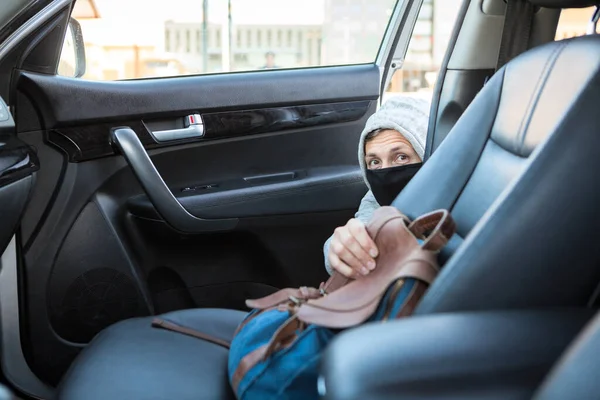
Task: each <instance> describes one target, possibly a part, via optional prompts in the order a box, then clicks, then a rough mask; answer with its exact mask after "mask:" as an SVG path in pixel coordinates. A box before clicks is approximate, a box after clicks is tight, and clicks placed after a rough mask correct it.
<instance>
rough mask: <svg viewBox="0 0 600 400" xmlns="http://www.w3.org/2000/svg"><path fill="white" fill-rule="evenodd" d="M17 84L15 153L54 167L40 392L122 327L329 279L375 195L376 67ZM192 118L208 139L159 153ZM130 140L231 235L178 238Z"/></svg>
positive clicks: (40, 274)
mask: <svg viewBox="0 0 600 400" xmlns="http://www.w3.org/2000/svg"><path fill="white" fill-rule="evenodd" d="M18 79H19V80H18V82H17V85H16V89H17V91H16V97H15V98H16V99H17V107H16V109H17V110H18V112H17V116H16V119H17V122H18V126H20V127H21V128H22V129H20V132H19V137H20V138H21V139H22V140H23V141H25V142H27V143H29V144H30V145H32V146H35V147H36V148H37V152H38V155H39V157H40V160H42V161H47V164H46V165H48V166H49V167H52V168H48V169H44V168H42V169H41V170H40V172H39V174H40V181H44V182H51V184H47V185H39V186H38V185H36V187H35V188H34V196H35V201H34V202H33V203H32V205H31V206H30V207H29V208H28V210H27V212H26V213H25V215H24V219H23V223H22V225H23V227H24V229H23V237H22V240H23V242H24V243H25V244H26V245H25V247H24V258H25V266H26V268H27V270H28V271H35V275H28V277H31V278H30V279H28V281H27V285H28V292H29V293H30V294H31V295H30V298H31V296H32V295H33V294H34V293H35V296H34V297H33V298H31V301H29V302H28V309H27V323H28V332H27V334H28V335H29V338H30V340H29V341H28V342H29V343H31V347H30V348H29V352H28V353H27V354H28V359H29V361H30V363H31V365H32V368H33V369H34V371H35V372H36V373H37V374H38V375H40V376H41V377H42V378H43V379H44V380H45V381H48V382H50V383H52V382H56V380H57V379H58V378H59V377H60V376H61V375H62V373H63V371H64V370H65V368H66V367H67V366H68V364H69V363H70V360H71V359H72V357H73V356H74V355H75V354H76V353H77V352H78V350H79V348H80V346H81V344H84V343H87V342H88V341H89V340H91V338H92V337H93V336H94V335H95V334H97V333H98V332H99V331H100V330H102V329H103V328H105V327H107V326H108V325H110V324H112V323H115V322H117V321H119V320H122V319H125V318H130V317H135V316H139V315H148V314H153V313H160V312H165V311H169V310H174V309H181V308H189V307H225V308H237V309H244V308H245V305H244V300H245V299H247V298H255V297H260V296H264V295H266V294H268V293H271V292H273V291H274V290H276V289H277V288H281V287H286V286H298V285H306V284H309V285H318V284H319V282H321V281H322V280H324V279H326V277H327V274H326V272H325V269H324V265H323V260H324V258H323V251H322V247H323V243H324V241H325V240H326V239H327V238H328V237H329V236H330V235H331V234H332V232H333V229H334V228H335V227H336V226H339V225H341V224H343V223H345V221H347V220H348V219H349V218H350V217H352V215H353V214H354V212H355V211H356V209H357V207H358V204H359V202H360V199H361V197H362V196H363V195H364V194H365V192H366V190H367V189H366V186H365V184H364V181H363V178H362V174H361V172H360V169H359V167H358V165H357V164H356V146H357V143H358V136H359V134H360V132H361V130H362V127H363V126H364V124H365V122H366V119H367V118H368V117H369V115H371V114H372V113H373V111H374V110H375V107H376V104H377V99H378V97H379V69H378V68H377V67H376V66H374V65H358V66H347V67H331V68H316V69H301V70H281V71H268V72H260V73H236V74H229V75H206V76H190V77H178V78H164V79H151V80H139V81H124V82H89V81H84V80H76V79H68V78H61V77H57V76H46V75H41V74H33V73H23V72H22V73H19V78H18ZM195 113H198V114H200V115H201V116H202V119H203V123H204V130H205V135H204V136H203V137H201V138H194V139H188V140H182V141H172V142H166V143H161V142H158V141H156V140H155V138H154V137H153V135H152V133H151V130H157V129H173V128H181V127H182V125H183V118H185V117H186V115H188V114H195ZM19 121H23V122H22V123H21V124H19ZM122 126H128V127H130V128H132V129H133V130H134V132H135V133H136V136H137V139H139V140H140V141H141V143H142V144H143V147H144V149H145V151H147V152H148V154H149V156H150V159H151V161H152V163H153V165H154V166H155V167H156V170H157V171H158V172H159V174H160V176H161V178H162V180H163V181H164V182H165V183H166V185H167V186H168V188H169V189H170V192H171V193H172V194H173V195H174V196H175V197H176V199H178V200H179V201H180V203H181V204H182V205H183V207H184V208H185V209H186V210H187V212H189V213H191V214H192V215H195V216H197V217H201V218H205V219H225V218H230V219H235V220H236V221H237V223H236V224H235V225H233V226H231V229H227V230H225V231H222V232H214V233H210V234H194V233H193V232H188V233H182V232H181V231H178V230H176V229H173V228H172V227H171V226H170V225H169V224H168V223H166V222H165V220H164V219H163V218H161V214H160V213H158V212H157V211H156V207H155V205H154V204H153V203H152V202H151V201H150V200H149V197H148V194H147V193H146V192H145V191H144V189H143V188H142V186H141V185H140V183H139V181H138V179H137V178H136V174H134V173H133V171H132V169H131V168H130V166H129V165H128V163H127V161H126V159H125V158H124V157H123V156H122V155H121V154H120V152H119V151H118V149H117V148H116V147H115V146H114V145H111V143H110V140H109V139H110V135H111V129H113V128H116V127H122ZM33 276H35V279H34V278H33ZM40 343H43V344H44V345H43V346H41V345H39V344H40ZM58 354H60V355H61V356H60V357H58V356H57V355H58Z"/></svg>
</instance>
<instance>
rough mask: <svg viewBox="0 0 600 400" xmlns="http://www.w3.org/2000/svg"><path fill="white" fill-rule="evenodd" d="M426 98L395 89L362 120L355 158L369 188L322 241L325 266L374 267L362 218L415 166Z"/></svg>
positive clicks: (363, 270)
mask: <svg viewBox="0 0 600 400" xmlns="http://www.w3.org/2000/svg"><path fill="white" fill-rule="evenodd" d="M428 123H429V102H428V101H427V100H424V99H420V98H415V97H410V96H406V95H399V96H395V97H392V98H391V99H390V100H388V101H387V102H386V103H385V104H384V105H383V106H382V107H381V108H380V109H379V110H378V111H377V112H376V113H375V114H373V115H372V116H371V117H370V118H369V119H368V120H367V123H366V125H365V128H364V129H363V131H362V134H361V136H360V140H359V145H358V160H359V163H360V167H361V169H362V172H363V176H364V179H365V182H366V184H367V187H368V188H369V191H368V192H367V194H366V195H365V196H364V197H363V199H362V200H361V202H360V206H359V208H358V211H357V212H356V214H355V216H354V218H352V219H350V220H349V221H348V223H346V225H344V226H341V227H338V228H336V230H335V232H334V234H333V235H332V236H331V237H330V238H329V239H327V241H326V242H325V244H324V246H323V252H324V255H325V267H326V268H327V271H328V272H329V273H330V274H332V273H333V271H334V270H335V271H338V272H339V273H341V274H342V275H345V276H347V277H351V278H359V277H360V276H364V275H367V274H369V272H370V271H372V270H373V269H375V267H376V259H377V255H378V249H377V247H376V246H375V243H374V242H373V240H371V238H370V237H369V235H368V233H367V229H366V224H367V223H368V222H369V220H370V219H371V216H372V215H373V212H374V211H375V210H376V209H377V208H378V207H380V206H387V205H391V204H392V202H393V201H394V199H395V198H396V196H397V195H398V194H399V193H400V191H402V189H403V188H404V186H406V184H407V183H408V182H409V181H410V179H411V178H412V177H413V176H414V175H415V174H416V173H417V171H418V170H419V168H421V165H422V161H423V155H424V153H425V141H426V137H427V126H428Z"/></svg>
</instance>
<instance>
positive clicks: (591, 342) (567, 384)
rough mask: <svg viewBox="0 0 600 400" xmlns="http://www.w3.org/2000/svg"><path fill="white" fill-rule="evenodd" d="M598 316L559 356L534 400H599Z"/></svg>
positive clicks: (599, 330)
mask: <svg viewBox="0 0 600 400" xmlns="http://www.w3.org/2000/svg"><path fill="white" fill-rule="evenodd" d="M599 355H600V314H598V315H597V316H596V317H595V318H594V320H593V321H592V322H591V323H590V324H589V326H588V327H586V329H585V330H584V331H583V332H582V333H581V334H580V335H579V337H578V338H577V340H576V341H575V342H574V343H573V344H572V345H571V346H570V347H569V350H568V351H567V352H566V354H565V355H564V356H563V357H561V360H560V361H559V362H558V363H557V365H556V366H555V368H554V369H553V370H552V373H550V375H549V376H548V377H547V378H546V380H545V382H544V384H543V385H542V387H541V388H540V390H539V391H538V393H536V395H535V397H534V398H535V400H564V399H597V398H600V379H598V370H599V369H600V358H599V357H598V356H599Z"/></svg>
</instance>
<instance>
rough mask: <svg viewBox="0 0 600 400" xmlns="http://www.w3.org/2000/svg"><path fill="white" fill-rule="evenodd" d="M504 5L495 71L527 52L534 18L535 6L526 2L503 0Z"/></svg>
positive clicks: (524, 0)
mask: <svg viewBox="0 0 600 400" xmlns="http://www.w3.org/2000/svg"><path fill="white" fill-rule="evenodd" d="M505 3H506V12H505V14H504V27H503V29H502V39H501V42H500V51H499V52H498V62H497V63H496V71H498V70H499V69H500V68H502V66H503V65H504V64H506V63H507V62H509V61H510V60H512V59H513V58H515V57H516V56H518V55H519V54H521V53H523V52H525V51H526V50H527V47H528V46H529V38H530V36H531V26H532V25H533V18H534V16H535V6H534V5H533V4H531V3H530V2H529V1H528V0H505Z"/></svg>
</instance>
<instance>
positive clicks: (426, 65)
mask: <svg viewBox="0 0 600 400" xmlns="http://www.w3.org/2000/svg"><path fill="white" fill-rule="evenodd" d="M461 4H462V0H443V1H439V0H438V1H436V0H423V5H422V6H421V10H420V11H419V16H418V18H417V23H416V24H415V28H414V30H413V32H412V37H411V40H410V44H409V46H408V50H407V53H406V57H405V60H404V63H403V65H402V69H399V70H397V71H396V72H395V73H394V76H393V77H392V80H391V81H390V84H389V86H388V87H387V89H386V92H385V93H384V95H383V99H382V100H383V101H384V102H385V101H386V100H387V98H389V97H390V96H393V95H394V94H398V93H412V94H414V95H415V96H419V97H424V98H426V99H429V100H430V99H431V97H432V95H433V87H434V85H435V82H436V80H437V75H438V72H439V70H440V68H441V65H442V61H443V59H444V55H445V54H446V49H447V48H448V43H449V42H450V36H451V35H452V30H453V28H454V24H455V22H456V17H457V16H458V11H459V9H460V6H461Z"/></svg>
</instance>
